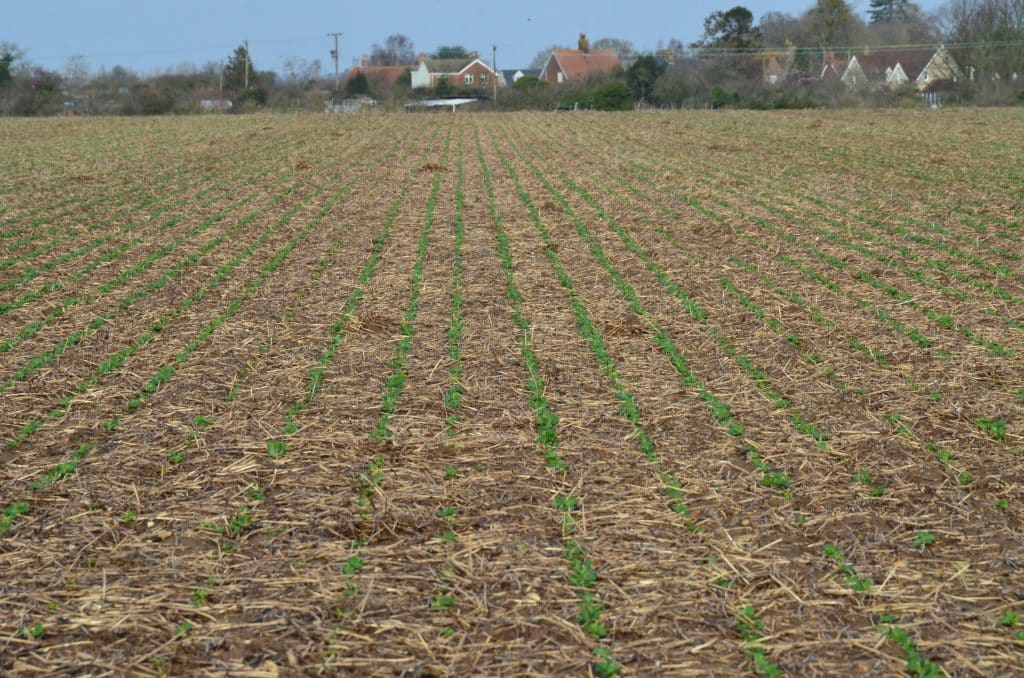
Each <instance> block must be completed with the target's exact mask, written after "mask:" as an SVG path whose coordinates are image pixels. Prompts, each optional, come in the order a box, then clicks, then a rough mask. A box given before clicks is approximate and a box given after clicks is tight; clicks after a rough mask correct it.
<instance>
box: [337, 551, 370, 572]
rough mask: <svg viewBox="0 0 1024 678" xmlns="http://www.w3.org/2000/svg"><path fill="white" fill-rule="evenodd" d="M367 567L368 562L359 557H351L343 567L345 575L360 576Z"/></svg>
mask: <svg viewBox="0 0 1024 678" xmlns="http://www.w3.org/2000/svg"><path fill="white" fill-rule="evenodd" d="M364 567H366V561H365V560H363V559H362V558H360V557H359V556H356V555H353V556H349V559H348V560H346V561H345V564H344V565H342V566H341V571H342V573H343V574H359V571H360V570H362V569H363V568H364Z"/></svg>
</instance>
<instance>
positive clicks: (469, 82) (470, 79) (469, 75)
mask: <svg viewBox="0 0 1024 678" xmlns="http://www.w3.org/2000/svg"><path fill="white" fill-rule="evenodd" d="M466 84H467V85H472V84H473V74H472V73H466Z"/></svg>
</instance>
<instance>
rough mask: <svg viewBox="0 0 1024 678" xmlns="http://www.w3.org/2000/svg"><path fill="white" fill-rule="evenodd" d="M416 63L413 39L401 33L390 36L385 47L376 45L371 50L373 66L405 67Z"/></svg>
mask: <svg viewBox="0 0 1024 678" xmlns="http://www.w3.org/2000/svg"><path fill="white" fill-rule="evenodd" d="M415 61H416V49H415V47H414V46H413V42H412V39H411V38H409V36H406V35H402V34H401V33H393V34H392V35H389V36H388V37H387V40H385V41H384V45H383V46H381V45H378V44H377V43H374V44H373V47H372V48H371V49H370V65H372V66H403V65H406V64H412V63H413V62H415Z"/></svg>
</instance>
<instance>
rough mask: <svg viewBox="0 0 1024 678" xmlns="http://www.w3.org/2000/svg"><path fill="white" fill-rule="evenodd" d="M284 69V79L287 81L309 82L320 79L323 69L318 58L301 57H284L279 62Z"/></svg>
mask: <svg viewBox="0 0 1024 678" xmlns="http://www.w3.org/2000/svg"><path fill="white" fill-rule="evenodd" d="M281 66H282V67H283V69H284V79H285V81H286V82H289V83H303V84H305V83H309V82H315V81H317V80H319V79H320V76H321V73H322V71H323V64H321V63H320V60H319V59H313V60H312V61H306V60H305V59H303V58H301V57H296V56H292V57H286V58H285V59H284V61H282V62H281Z"/></svg>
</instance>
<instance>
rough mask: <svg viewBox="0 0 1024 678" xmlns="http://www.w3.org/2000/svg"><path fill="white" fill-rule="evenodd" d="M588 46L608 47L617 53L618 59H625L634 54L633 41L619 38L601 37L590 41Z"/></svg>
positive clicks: (592, 47) (594, 47) (593, 47)
mask: <svg viewBox="0 0 1024 678" xmlns="http://www.w3.org/2000/svg"><path fill="white" fill-rule="evenodd" d="M590 48H591V49H610V50H611V51H613V52H615V53H616V54H618V55H619V58H620V59H625V58H628V57H631V56H633V55H634V54H636V48H634V47H633V43H632V42H630V41H629V40H623V39H621V38H601V39H600V40H595V41H594V42H592V43H591V44H590Z"/></svg>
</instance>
